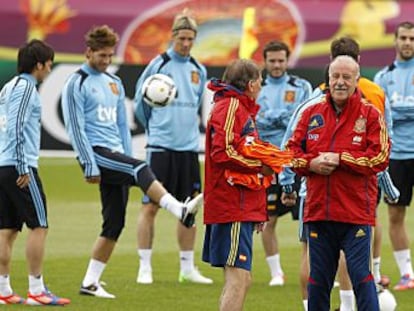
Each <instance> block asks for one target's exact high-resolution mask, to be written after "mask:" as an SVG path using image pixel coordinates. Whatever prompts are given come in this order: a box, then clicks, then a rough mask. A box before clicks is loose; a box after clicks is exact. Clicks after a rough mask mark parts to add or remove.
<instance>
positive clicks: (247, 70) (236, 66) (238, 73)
mask: <svg viewBox="0 0 414 311" xmlns="http://www.w3.org/2000/svg"><path fill="white" fill-rule="evenodd" d="M259 77H260V68H259V66H258V65H257V64H256V63H255V62H254V61H252V60H250V59H236V60H234V61H232V62H231V63H230V64H229V65H228V66H227V68H226V70H225V71H224V74H223V81H224V82H226V83H227V84H229V85H231V86H234V87H235V88H237V89H239V90H240V91H245V90H246V87H247V84H248V83H249V81H255V80H257V79H259Z"/></svg>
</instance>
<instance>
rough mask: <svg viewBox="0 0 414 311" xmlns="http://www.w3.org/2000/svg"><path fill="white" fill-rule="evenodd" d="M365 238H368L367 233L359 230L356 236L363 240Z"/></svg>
mask: <svg viewBox="0 0 414 311" xmlns="http://www.w3.org/2000/svg"><path fill="white" fill-rule="evenodd" d="M363 236H366V233H365V231H364V230H362V229H359V230H358V231H357V232H356V234H355V237H356V238H361V237H363Z"/></svg>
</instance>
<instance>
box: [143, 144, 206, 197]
mask: <svg viewBox="0 0 414 311" xmlns="http://www.w3.org/2000/svg"><path fill="white" fill-rule="evenodd" d="M147 161H148V164H149V166H150V167H151V169H152V171H153V172H154V174H155V176H156V177H157V179H158V180H159V181H160V182H161V183H162V184H163V185H164V187H165V188H166V189H167V190H168V192H170V193H171V194H172V195H173V196H174V197H175V198H176V199H177V200H179V201H185V199H186V198H187V197H194V196H195V195H197V194H198V193H200V192H201V178H200V163H199V161H198V154H197V153H196V152H191V151H171V150H165V151H148V156H147ZM149 202H150V200H149V198H148V197H147V196H144V197H143V199H142V203H149Z"/></svg>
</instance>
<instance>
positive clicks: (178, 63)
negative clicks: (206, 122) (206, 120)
mask: <svg viewBox="0 0 414 311" xmlns="http://www.w3.org/2000/svg"><path fill="white" fill-rule="evenodd" d="M156 73H162V74H165V75H167V76H169V77H171V78H172V79H173V80H174V83H175V85H176V87H177V97H176V99H175V100H174V101H173V102H172V103H171V104H170V105H168V106H166V107H161V108H152V107H150V106H149V105H148V104H146V103H145V102H144V101H143V99H142V94H141V88H142V85H143V83H144V81H145V79H146V78H148V77H149V76H151V75H153V74H156ZM206 80H207V71H206V69H205V67H204V66H203V65H201V64H200V63H198V62H197V61H196V60H195V59H194V58H192V57H191V56H181V55H179V54H177V53H176V52H174V51H173V49H172V48H170V49H168V51H167V52H166V53H163V54H161V55H158V56H157V57H155V58H154V59H153V60H152V61H151V62H150V63H149V64H148V66H147V67H146V68H145V70H144V72H143V73H142V75H141V76H140V77H139V79H138V82H137V84H136V88H135V105H136V108H135V114H136V116H137V118H138V120H139V122H140V123H141V124H142V125H143V126H144V128H145V131H146V135H147V143H148V146H149V147H155V148H157V147H158V148H159V147H161V148H165V149H169V150H175V151H194V152H198V150H199V139H200V131H199V118H198V110H199V108H200V105H201V99H202V96H203V92H204V88H205V84H206Z"/></svg>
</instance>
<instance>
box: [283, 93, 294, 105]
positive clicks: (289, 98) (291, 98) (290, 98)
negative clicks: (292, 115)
mask: <svg viewBox="0 0 414 311" xmlns="http://www.w3.org/2000/svg"><path fill="white" fill-rule="evenodd" d="M295 97H296V92H295V91H286V92H285V102H287V103H294V102H295Z"/></svg>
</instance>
